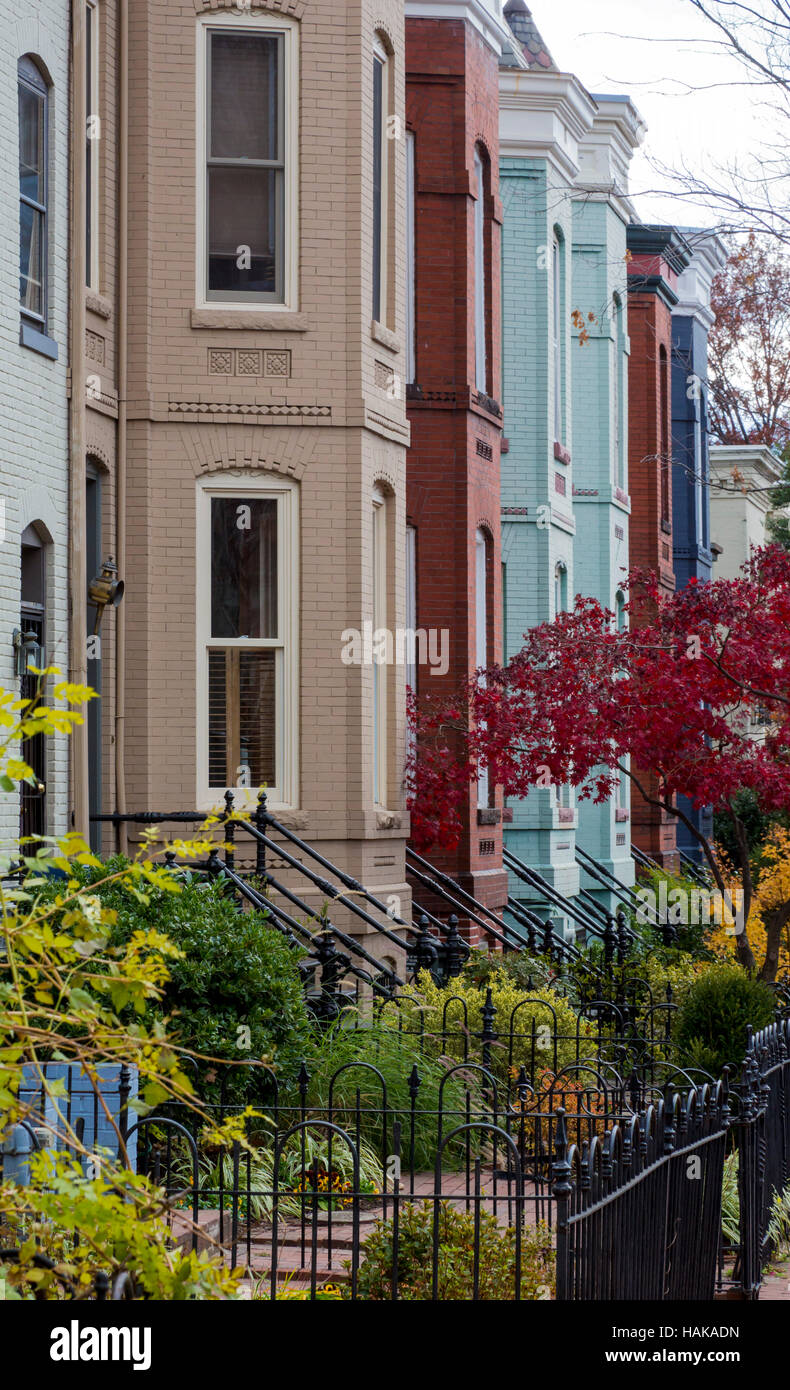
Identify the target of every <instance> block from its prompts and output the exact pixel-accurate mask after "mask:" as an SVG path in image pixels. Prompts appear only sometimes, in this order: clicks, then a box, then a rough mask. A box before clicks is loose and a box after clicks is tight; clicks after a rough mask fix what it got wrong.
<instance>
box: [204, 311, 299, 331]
mask: <svg viewBox="0 0 790 1390" xmlns="http://www.w3.org/2000/svg"><path fill="white" fill-rule="evenodd" d="M190 322H191V326H192V327H193V328H231V329H235V330H236V331H237V332H245V331H246V332H250V331H252V332H257V333H306V332H307V331H308V329H309V327H310V324H309V323H308V320H307V319H306V318H305V316H304V314H295V313H293V312H292V310H290V309H283V310H281V311H279V312H276V311H272V310H267V309H227V308H225V307H224V306H223V307H221V308H220V307H219V306H217V308H216V309H212V308H206V309H192V310H191V313H190Z"/></svg>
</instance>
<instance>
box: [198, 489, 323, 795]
mask: <svg viewBox="0 0 790 1390" xmlns="http://www.w3.org/2000/svg"><path fill="white" fill-rule="evenodd" d="M214 497H238V499H239V502H244V501H246V500H247V499H249V498H256V499H257V498H260V499H262V500H263V499H266V498H272V499H274V500H275V501H276V502H277V614H278V634H277V637H276V638H271V637H270V638H265V637H261V638H247V637H235V638H232V637H215V638H212V636H211V500H212V498H214ZM196 512H197V549H196V552H195V554H196V561H197V563H196V570H197V583H196V654H197V676H196V700H197V709H196V719H195V723H196V733H197V797H198V803H197V805H198V810H200V811H203V810H210V809H212V808H214V807H215V806H217V805H219V803H220V802H221V801H222V795H223V792H224V790H225V789H224V788H222V789H219V788H217V787H211V786H210V785H209V774H208V652H209V650H210V649H211V648H212V647H213V648H228V647H239V648H242V649H244V650H245V651H246V650H253V649H255V650H257V649H269V650H272V649H273V650H274V651H275V652H276V653H277V657H276V663H275V710H276V718H277V727H276V730H275V767H276V770H277V777H276V781H275V784H274V786H270V787H267V788H266V792H267V797H268V804H269V807H270V808H271V807H276V808H282V809H291V808H294V807H296V806H298V800H299V715H298V711H299V492H298V487H297V485H296V484H295V483H290V482H289V481H288V480H287V479H284V478H272V477H269V476H266V477H263V476H261V475H260V474H250V475H249V476H248V477H241V478H239V477H234V478H212V479H209V480H206V481H205V482H199V483H198V485H197V507H196ZM258 790H259V788H257V787H234V788H233V792H234V794H235V803H236V807H237V809H252V808H253V807H254V806H255V803H256V801H257V796H258Z"/></svg>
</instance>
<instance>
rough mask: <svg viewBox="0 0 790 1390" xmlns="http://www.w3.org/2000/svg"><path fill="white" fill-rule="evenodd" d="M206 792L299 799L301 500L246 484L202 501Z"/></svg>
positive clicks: (205, 491) (202, 770) (201, 721)
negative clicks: (298, 503) (298, 527)
mask: <svg viewBox="0 0 790 1390" xmlns="http://www.w3.org/2000/svg"><path fill="white" fill-rule="evenodd" d="M198 502H199V516H198V551H197V553H198V583H197V592H198V608H197V612H198V681H197V685H198V701H199V708H198V721H197V722H198V780H199V787H198V794H199V796H201V798H202V800H203V805H204V806H205V805H214V804H216V803H218V802H219V801H220V800H221V798H222V794H223V792H224V791H225V790H226V788H228V787H233V788H239V789H240V791H241V799H242V800H243V799H244V796H243V789H245V788H249V789H251V790H250V795H252V794H254V792H255V790H256V789H257V788H259V787H262V786H265V787H266V788H267V790H268V793H269V797H270V800H271V801H272V802H274V803H277V804H282V805H291V804H293V803H294V801H295V799H296V787H297V777H296V709H297V704H298V695H297V688H296V636H295V632H296V619H295V615H296V613H297V611H298V610H297V595H296V583H297V580H296V574H297V569H296V494H295V492H294V490H292V489H290V488H287V487H278V486H277V485H272V486H271V487H269V486H263V485H262V484H257V485H256V483H255V482H254V481H251V482H250V484H249V485H248V486H247V487H244V485H243V484H242V485H240V484H239V482H238V480H236V481H234V483H233V484H232V485H230V484H227V485H226V484H223V483H217V484H216V485H212V486H211V487H208V488H204V487H201V489H200V492H199V497H198Z"/></svg>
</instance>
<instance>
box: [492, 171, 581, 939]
mask: <svg viewBox="0 0 790 1390" xmlns="http://www.w3.org/2000/svg"><path fill="white" fill-rule="evenodd" d="M500 196H501V198H502V203H503V208H504V226H503V241H502V285H503V295H502V334H503V359H502V360H503V396H504V411H505V436H506V437H507V440H508V451H507V453H505V454H503V456H502V464H501V480H502V484H501V485H502V561H503V593H504V648H505V657H506V658H507V657H508V656H509V655H512V654H513V653H514V652H516V651H518V650H519V648H520V647H521V645H522V640H523V635H524V633H525V632H526V631H527V630H528V629H529V628H531V627H534V626H536V625H537V624H539V623H542V622H546V621H550V620H551V619H553V618H554V617H555V616H556V613H557V609H558V607H568V606H569V605H572V603H573V594H574V592H575V590H574V534H575V524H574V518H573V478H572V465H570V464H569V463H567V462H564V461H563V452H564V453H565V455H566V456H567V457H570V456H572V448H573V441H572V438H571V421H572V390H571V353H572V342H571V332H570V315H571V305H572V265H571V255H570V248H571V242H572V230H573V208H572V203H571V199H570V189H569V187H568V185H567V184H563V182H562V180H561V178H560V177H559V174H558V171H557V170H556V169H555V168H554V167H553V166H552V164H551V163H550V161H549V160H548V159H536V158H513V157H505V158H502V159H501V160H500ZM555 258H557V260H558V266H557V267H556V268H555V264H554V261H555ZM555 276H556V281H555ZM555 300H558V301H559V308H560V314H559V323H560V334H559V344H558V349H559V351H558V356H559V361H558V362H557V363H556V366H555V341H554V304H555ZM557 386H558V387H559V392H558V391H557ZM557 436H559V437H557ZM555 444H558V445H559V446H561V448H560V450H559V451H558V450H555ZM558 452H559V453H560V457H559V458H558V457H556V454H557V453H558ZM510 805H511V811H512V816H513V820H512V823H511V824H510V825H508V826H506V829H505V834H506V844H507V847H508V849H510V850H511V851H512V853H513V854H515V855H516V856H517V857H518V858H519V859H521V860H523V861H524V862H525V863H527V864H529V865H530V866H531V867H532V868H534V869H536V870H537V871H538V872H539V873H540V874H541V875H542V876H543V877H544V878H545V879H546V880H547V881H548V882H549V883H550V884H551V885H552V886H553V887H556V888H557V889H558V890H559V891H560V892H561V893H562V894H564V895H565V896H568V897H571V896H574V895H575V894H576V893H578V890H579V870H578V867H577V864H576V860H575V826H576V814H575V811H574V809H573V794H572V792H571V791H569V790H568V789H557V788H555V787H550V786H549V787H546V788H544V789H535V790H534V791H532V792H531V793H530V795H529V797H528V798H527V799H526V800H524V801H514V802H512V803H511V804H510ZM510 891H511V894H512V896H513V897H514V898H516V899H517V900H518V901H520V902H524V903H527V904H528V905H529V906H531V907H532V908H533V909H535V910H539V911H540V913H541V916H545V915H546V911H547V909H546V907H545V904H544V903H542V902H541V900H540V898H539V896H538V895H537V894H536V893H535V892H534V890H530V889H529V888H528V887H527V886H526V885H525V884H523V883H522V882H520V881H519V880H518V879H517V878H516V877H515V876H514V875H512V874H511V883H510ZM550 913H551V915H552V917H553V918H554V919H555V920H556V919H557V917H558V916H559V915H560V914H558V912H557V911H556V909H553V908H552V909H550Z"/></svg>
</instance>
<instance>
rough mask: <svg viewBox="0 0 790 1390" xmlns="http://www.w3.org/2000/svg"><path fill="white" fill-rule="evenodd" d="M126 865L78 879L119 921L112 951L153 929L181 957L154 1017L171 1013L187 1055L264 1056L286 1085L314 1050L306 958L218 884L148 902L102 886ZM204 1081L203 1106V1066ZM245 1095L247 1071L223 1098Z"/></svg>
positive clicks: (209, 1076) (214, 1091)
mask: <svg viewBox="0 0 790 1390" xmlns="http://www.w3.org/2000/svg"><path fill="white" fill-rule="evenodd" d="M125 862H126V861H125V860H124V859H123V858H121V857H120V856H116V857H114V858H113V859H111V860H109V861H107V862H106V863H105V865H104V866H103V868H102V869H101V870H98V869H92V870H89V871H85V870H83V871H82V875H84V878H85V881H86V882H87V883H89V884H96V885H97V892H98V895H99V896H100V898H101V901H102V903H103V904H104V906H105V907H108V908H110V909H112V910H113V911H115V913H116V921H115V926H114V927H113V928H112V933H111V938H110V944H111V945H115V946H120V945H122V944H123V943H124V942H126V941H128V940H129V938H130V937H131V936H132V934H133V933H134V932H135V931H145V930H146V929H148V928H153V927H155V928H156V929H157V930H158V931H161V932H164V933H165V935H166V936H168V937H169V938H170V940H171V941H172V942H173V943H174V944H175V945H176V946H178V947H179V948H180V950H181V951H182V952H183V956H182V957H181V958H180V959H178V960H174V961H173V962H172V963H171V966H170V979H169V981H168V982H167V984H166V985H165V988H164V996H163V998H162V1000H161V1001H160V1002H159V1003H158V1004H155V1005H152V1013H153V1015H154V1016H156V1014H157V1013H158V1014H159V1015H160V1016H166V1015H172V1016H173V1017H174V1023H175V1032H176V1033H177V1035H178V1038H179V1041H180V1042H181V1043H182V1044H183V1045H184V1046H185V1047H187V1048H189V1049H190V1051H195V1052H201V1053H204V1054H205V1055H207V1056H209V1057H218V1058H222V1059H225V1060H228V1061H232V1062H244V1061H249V1060H254V1059H263V1058H268V1059H269V1060H270V1061H271V1062H272V1063H273V1065H274V1068H275V1071H276V1074H277V1077H278V1081H279V1083H280V1084H281V1085H282V1084H283V1083H285V1084H288V1083H289V1082H290V1081H291V1080H293V1078H294V1077H295V1075H296V1072H297V1070H298V1067H299V1063H300V1062H301V1060H302V1057H303V1056H304V1055H305V1053H306V1051H307V1050H308V1038H309V1035H310V1025H309V1017H308V1013H307V1008H306V1005H305V1001H304V993H303V989H302V981H301V977H300V974H299V956H300V953H299V952H298V951H294V950H292V949H291V948H290V947H289V946H288V944H287V942H286V941H285V939H284V938H283V937H282V935H281V934H280V933H279V932H278V931H277V930H276V929H275V928H273V927H272V925H271V923H270V922H268V921H267V920H266V917H265V916H264V914H263V913H260V912H251V911H250V912H247V911H244V912H239V911H238V909H237V903H236V899H235V898H234V897H232V896H230V895H228V894H227V893H226V891H223V884H222V882H221V880H215V881H213V882H206V881H205V880H203V879H199V878H197V877H191V878H190V877H189V876H187V880H186V882H185V883H184V887H183V891H182V892H180V893H166V892H163V891H160V890H151V891H149V892H148V893H147V894H146V897H145V900H143V899H142V898H141V897H139V896H135V895H132V894H131V893H130V892H129V891H128V889H126V888H124V887H123V886H122V885H118V884H109V885H107V886H106V887H101V886H98V885H99V881H100V880H101V879H103V878H105V877H106V876H107V874H108V873H112V872H115V871H117V870H118V869H119V868H120V867H121V866H122V865H123V864H124V863H125ZM62 888H63V884H62V882H57V881H54V882H53V884H52V889H51V891H52V895H53V897H54V896H55V894H56V893H57V892H58V891H62ZM247 1029H249V1033H247V1032H246V1030H247ZM248 1044H249V1045H248ZM201 1073H202V1075H201V1076H200V1078H199V1086H198V1090H199V1093H201V1094H202V1095H203V1098H204V1099H207V1100H216V1099H218V1096H219V1080H218V1075H217V1069H216V1068H213V1067H211V1066H210V1065H209V1064H207V1063H203V1064H201ZM262 1080H265V1078H262ZM249 1089H250V1077H249V1073H248V1071H247V1069H246V1068H239V1070H238V1073H236V1072H234V1073H233V1074H231V1075H230V1076H229V1079H228V1081H227V1082H226V1087H225V1094H226V1097H227V1099H228V1100H229V1101H230V1100H237V1099H241V1098H242V1096H243V1095H245V1094H246V1093H247V1092H248V1090H249ZM254 1089H256V1088H254V1087H253V1090H254Z"/></svg>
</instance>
